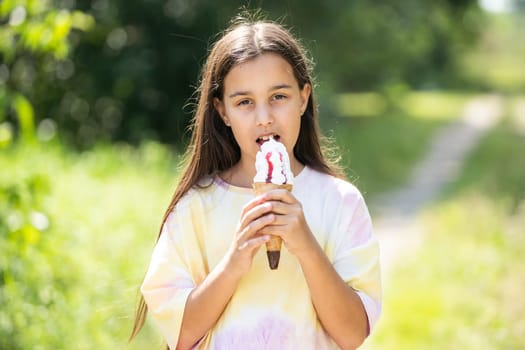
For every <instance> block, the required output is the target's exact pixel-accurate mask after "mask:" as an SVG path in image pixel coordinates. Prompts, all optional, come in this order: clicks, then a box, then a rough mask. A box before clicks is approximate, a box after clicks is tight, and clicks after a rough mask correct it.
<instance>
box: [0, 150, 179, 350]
mask: <svg viewBox="0 0 525 350" xmlns="http://www.w3.org/2000/svg"><path fill="white" fill-rule="evenodd" d="M176 161H177V158H176V156H174V155H172V154H170V152H169V151H168V150H167V149H166V148H164V147H163V146H160V145H158V144H154V143H145V144H143V145H142V146H141V147H140V148H131V147H129V146H125V145H120V146H114V147H104V146H99V147H97V149H96V150H93V151H90V152H86V153H83V154H80V155H79V154H72V153H69V152H67V151H65V150H63V149H62V148H60V147H57V146H52V145H47V146H46V147H45V148H37V147H27V146H22V145H18V146H17V147H11V148H9V149H8V150H5V151H3V152H2V153H0V168H1V169H9V171H8V172H4V171H2V172H0V184H1V185H0V247H2V254H0V304H1V305H2V308H0V348H2V349H14V350H16V349H66V348H69V347H71V344H75V348H78V349H124V348H127V349H144V348H148V347H149V346H151V345H152V344H159V348H160V341H159V338H158V336H157V335H156V334H155V333H154V332H152V330H151V329H150V328H149V327H146V329H145V332H144V333H142V334H141V335H140V336H139V338H137V340H136V341H134V343H133V344H132V345H130V346H127V344H126V342H127V337H128V336H129V333H130V331H131V326H132V317H133V311H134V307H135V303H136V301H137V297H138V287H139V284H140V281H141V278H142V277H143V275H144V272H145V269H146V266H147V262H148V258H149V254H150V253H151V249H152V247H153V244H154V242H155V238H156V235H157V230H158V228H159V223H160V218H161V215H162V211H163V210H164V209H165V207H166V206H167V204H168V201H169V198H170V195H171V190H172V189H173V188H174V187H173V186H174V181H175V179H176V177H175V174H176V170H175V168H174V164H175V163H176Z"/></svg>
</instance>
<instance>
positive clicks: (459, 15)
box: [0, 0, 483, 148]
mask: <svg viewBox="0 0 525 350" xmlns="http://www.w3.org/2000/svg"><path fill="white" fill-rule="evenodd" d="M24 4H25V7H20V6H19V5H24ZM58 4H60V5H58ZM63 4H64V3H63V2H56V3H55V2H51V1H36V0H35V1H21V0H18V1H14V0H10V1H4V2H3V5H2V6H3V9H2V11H3V12H2V14H3V16H4V18H3V20H4V21H6V22H10V23H13V24H11V25H8V26H6V27H5V29H4V30H3V31H2V32H0V33H1V34H0V37H2V38H5V40H0V42H2V43H4V45H0V46H2V47H4V50H3V51H2V52H3V54H4V56H5V57H9V60H8V62H10V63H7V65H3V67H4V68H2V65H0V81H1V80H2V75H3V74H2V70H3V71H4V72H7V76H8V83H7V84H6V86H10V89H11V88H13V87H15V88H16V91H18V92H19V93H21V94H22V95H23V96H25V97H26V98H27V99H28V100H29V101H30V102H31V103H32V105H33V107H34V109H35V121H36V123H40V122H41V121H42V120H43V119H46V120H49V119H51V120H53V121H54V123H55V124H57V125H58V129H59V130H60V132H61V137H62V138H63V139H65V140H67V141H68V142H69V143H71V144H74V145H77V146H80V147H82V148H88V147H91V146H92V145H94V144H95V143H96V142H97V141H111V140H126V141H130V142H134V143H139V142H140V140H143V139H157V140H160V141H162V142H168V143H171V144H178V145H182V144H184V143H185V140H186V139H185V137H186V134H185V130H186V126H187V124H188V122H189V120H190V117H191V113H192V108H193V103H194V102H195V100H194V97H195V96H194V95H193V93H194V88H195V86H196V85H197V82H198V75H199V70H200V68H201V65H202V63H203V61H204V58H205V56H206V54H207V50H208V48H209V44H210V42H211V41H212V40H213V39H214V38H215V37H216V34H217V32H219V31H221V30H222V29H224V28H225V27H226V26H227V24H228V21H229V20H230V19H231V17H232V16H234V15H235V14H236V13H238V12H239V8H240V7H241V6H243V5H246V7H247V8H255V7H256V6H259V5H260V6H261V7H262V11H263V13H265V14H267V15H268V18H270V19H279V20H281V21H282V22H283V23H284V24H285V25H287V26H288V27H291V28H292V30H293V31H294V32H295V33H296V34H297V35H298V36H299V37H300V38H302V39H303V42H304V44H305V46H307V48H309V49H310V51H311V53H312V56H313V58H314V60H315V61H316V62H317V72H318V75H319V78H320V81H321V83H322V86H328V87H326V88H325V89H327V90H331V91H347V90H349V89H351V90H353V91H362V90H370V91H375V90H381V91H382V90H383V86H397V85H399V84H401V85H402V84H405V85H406V86H408V87H428V86H431V87H436V86H446V85H454V84H459V82H461V78H460V77H461V76H462V70H458V69H457V67H456V57H457V55H458V52H460V51H461V50H463V49H464V48H466V47H469V46H471V45H473V44H474V43H475V42H476V40H475V38H476V37H477V36H478V32H479V30H480V27H481V24H482V19H483V17H482V15H481V13H480V12H479V9H478V7H477V5H476V4H477V2H476V1H475V0H465V1H452V0H449V1H439V2H420V1H414V0H402V1H398V2H396V3H392V2H389V1H385V0H382V1H379V2H374V3H371V2H369V1H365V0H353V1H346V2H345V1H336V2H319V1H309V2H308V4H305V2H304V1H298V0H292V1H287V2H282V1H276V0H271V1H265V2H262V3H260V4H253V5H252V4H250V2H247V1H234V2H230V3H227V4H225V3H215V2H202V1H194V2H190V1H186V2H180V1H175V0H169V1H164V0H148V1H146V0H142V1H134V2H132V3H130V2H129V1H124V0H116V1H108V0H100V1H92V2H81V1H77V2H76V3H75V8H67V7H64V5H63ZM70 4H73V2H70ZM17 6H18V7H17ZM21 8H26V10H25V12H21V10H20V9H21ZM23 13H25V15H24V16H22V15H21V14H23ZM14 14H16V15H14ZM11 19H13V20H11ZM21 19H24V20H23V21H22V20H21ZM73 28H76V29H80V30H72V29H73ZM88 28H91V30H88V31H87V29H88ZM80 34H82V35H80ZM4 76H5V74H4ZM458 77H459V78H458ZM458 81H459V82H458ZM1 86H2V85H1V83H0V96H1V95H2V93H1ZM386 90H388V89H386ZM321 98H322V99H324V101H321V104H322V105H327V104H328V101H329V100H328V99H327V98H328V94H322V95H321ZM4 110H5V109H4ZM327 112H328V113H326V114H325V115H324V117H325V118H331V117H332V115H330V113H329V112H330V111H327ZM4 114H5V113H4ZM11 129H13V128H11ZM6 130H7V129H5V128H4V129H3V132H4V133H7V131H6Z"/></svg>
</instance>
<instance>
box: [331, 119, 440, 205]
mask: <svg viewBox="0 0 525 350" xmlns="http://www.w3.org/2000/svg"><path fill="white" fill-rule="evenodd" d="M442 125H444V122H443V121H441V120H421V119H416V118H411V117H406V116H400V115H395V116H383V117H373V118H340V119H339V120H338V121H337V125H336V126H335V127H334V130H333V137H335V139H336V140H337V145H338V147H339V149H340V151H341V158H342V164H343V165H344V166H345V168H346V169H347V175H348V177H349V179H351V180H352V181H353V182H354V183H355V184H356V185H357V186H358V187H359V189H360V190H361V191H362V192H363V193H364V194H365V195H366V196H371V195H374V194H378V193H381V192H383V191H386V190H389V189H392V188H394V187H395V186H399V185H402V184H403V183H404V181H405V179H406V177H407V176H408V174H409V172H410V171H411V168H412V166H413V165H414V164H415V162H417V161H418V160H419V159H420V158H421V157H422V156H423V154H424V152H425V150H426V148H427V146H428V143H429V141H430V140H431V136H432V135H433V133H434V132H435V131H436V130H437V129H438V128H439V127H440V126H442Z"/></svg>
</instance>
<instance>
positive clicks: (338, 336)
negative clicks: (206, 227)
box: [260, 190, 369, 349]
mask: <svg viewBox="0 0 525 350" xmlns="http://www.w3.org/2000/svg"><path fill="white" fill-rule="evenodd" d="M265 199H266V200H268V202H267V203H271V206H272V212H273V213H275V214H276V215H275V216H274V219H273V220H272V223H271V224H270V225H268V226H266V227H265V228H264V229H262V230H261V231H260V233H264V234H274V235H279V236H281V237H282V238H283V241H284V244H285V245H286V248H287V249H288V250H289V251H290V253H292V254H294V255H295V256H296V257H297V259H298V260H299V263H300V264H301V268H302V270H303V273H304V276H305V279H306V282H307V284H308V287H309V289H310V294H311V298H312V303H313V305H314V308H315V310H316V313H317V317H318V318H319V320H320V322H321V324H322V325H323V327H324V329H325V331H326V332H327V333H328V334H329V335H330V336H331V337H332V339H333V340H334V341H335V342H336V343H337V345H339V347H340V348H342V349H355V348H357V347H358V346H360V345H361V344H362V343H363V342H364V340H365V339H366V337H367V335H368V332H369V323H368V317H367V314H366V310H365V308H364V306H363V302H362V301H361V298H360V297H359V295H358V294H357V293H356V292H355V291H354V289H352V288H351V287H350V286H348V285H347V284H346V283H345V282H344V281H343V279H342V278H341V276H339V274H338V273H337V271H336V270H335V269H334V267H333V265H332V263H331V262H330V261H329V259H328V257H327V256H326V254H325V253H324V251H323V250H322V248H321V247H320V245H319V243H318V242H317V240H316V238H315V237H314V235H313V234H312V232H311V231H310V228H309V227H308V225H307V223H306V220H305V218H304V213H303V210H302V206H301V204H300V203H299V202H298V201H297V199H295V197H294V196H293V195H291V194H290V193H289V192H287V191H281V190H277V191H272V192H270V193H268V194H267V195H266V197H265Z"/></svg>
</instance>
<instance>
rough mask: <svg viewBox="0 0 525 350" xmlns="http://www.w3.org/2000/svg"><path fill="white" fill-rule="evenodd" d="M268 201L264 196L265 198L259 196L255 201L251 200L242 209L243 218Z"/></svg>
mask: <svg viewBox="0 0 525 350" xmlns="http://www.w3.org/2000/svg"><path fill="white" fill-rule="evenodd" d="M265 201H266V200H265V199H264V195H263V196H257V197H255V198H253V199H251V200H250V201H249V202H248V203H246V204H245V205H244V207H243V208H242V211H241V216H242V215H244V214H246V213H247V212H249V211H250V210H251V209H253V208H254V207H256V206H258V205H259V204H262V203H264V202H265Z"/></svg>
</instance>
